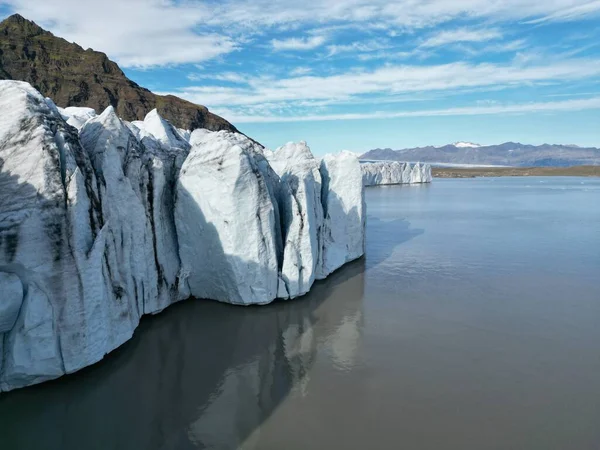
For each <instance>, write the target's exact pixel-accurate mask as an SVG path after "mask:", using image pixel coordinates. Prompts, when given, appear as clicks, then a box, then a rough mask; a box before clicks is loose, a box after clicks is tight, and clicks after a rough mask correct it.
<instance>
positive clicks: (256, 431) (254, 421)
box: [188, 317, 316, 450]
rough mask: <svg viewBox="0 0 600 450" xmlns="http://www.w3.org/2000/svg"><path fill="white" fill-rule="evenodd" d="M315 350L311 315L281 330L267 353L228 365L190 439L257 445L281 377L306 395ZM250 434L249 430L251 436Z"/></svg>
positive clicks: (216, 445)
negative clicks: (245, 362) (281, 353)
mask: <svg viewBox="0 0 600 450" xmlns="http://www.w3.org/2000/svg"><path fill="white" fill-rule="evenodd" d="M278 347H279V351H281V350H283V355H280V354H279V353H278ZM281 347H282V348H281ZM315 350H316V348H315V339H314V331H313V327H312V325H311V322H310V318H309V317H306V318H304V319H302V322H301V323H300V324H291V325H289V326H288V327H287V328H286V329H285V330H284V331H283V332H282V333H281V341H280V342H279V343H275V344H273V345H271V346H270V348H269V349H268V351H267V352H266V354H265V355H262V357H259V358H257V359H256V360H254V361H252V362H250V363H248V364H244V365H240V366H238V367H235V368H231V369H229V370H228V371H227V372H226V373H225V375H224V376H223V380H222V382H221V384H220V386H219V387H218V389H217V390H216V391H215V392H214V393H213V395H212V396H211V398H210V400H209V402H208V404H207V405H206V406H205V407H204V408H203V409H202V410H201V411H200V415H199V417H198V419H197V420H196V421H195V422H193V423H192V424H191V425H190V426H189V428H188V437H189V440H190V442H191V443H192V444H193V445H196V446H198V447H200V448H211V449H224V450H225V449H241V450H253V449H255V448H256V442H257V441H258V438H259V437H260V426H259V425H261V423H262V421H263V420H264V419H265V416H268V411H269V410H271V409H272V408H273V406H275V403H276V399H274V398H272V394H273V395H275V397H277V393H276V392H277V391H276V389H277V386H278V384H280V383H282V378H288V379H285V380H284V381H283V384H284V385H285V386H291V389H292V390H293V391H297V392H300V393H301V394H302V395H303V396H305V395H306V394H307V392H308V383H309V376H308V375H309V370H310V367H311V366H312V363H313V359H314V357H315ZM289 378H291V379H289ZM245 432H250V433H249V435H248V436H247V435H246V433H245Z"/></svg>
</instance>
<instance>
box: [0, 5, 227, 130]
mask: <svg viewBox="0 0 600 450" xmlns="http://www.w3.org/2000/svg"><path fill="white" fill-rule="evenodd" d="M0 79H12V80H21V81H27V82H28V83H30V84H31V85H32V86H34V87H35V88H36V89H37V90H38V91H40V92H41V93H42V94H43V95H44V96H46V97H50V98H52V100H54V102H55V103H56V104H57V105H58V106H61V107H67V106H87V107H90V108H93V109H95V110H96V111H103V110H104V109H105V108H106V107H108V106H113V107H114V109H115V111H116V114H117V115H118V116H119V117H121V118H122V119H124V120H127V121H133V120H143V119H144V117H145V116H146V114H147V113H148V112H150V111H151V110H153V109H155V108H156V109H157V110H158V113H159V114H160V115H161V116H162V117H163V118H165V119H167V120H168V121H169V122H171V123H172V124H173V125H175V126H176V127H178V128H183V129H186V130H193V129H196V128H206V129H209V130H212V131H219V130H228V131H236V129H235V127H234V126H233V125H232V124H230V123H229V122H227V121H226V120H225V119H223V118H221V117H219V116H217V115H215V114H212V113H211V112H209V111H208V109H207V108H206V107H204V106H200V105H196V104H193V103H191V102H188V101H186V100H183V99H180V98H178V97H175V96H172V95H166V96H162V95H156V94H153V93H152V92H150V91H149V90H148V89H145V88H143V87H141V86H138V85H137V84H136V83H134V82H133V81H131V80H130V79H129V78H127V77H126V76H125V74H124V73H123V72H122V71H121V69H120V68H119V66H118V65H117V64H116V63H115V62H113V61H111V60H110V59H108V57H107V56H106V55H105V54H104V53H101V52H97V51H94V50H92V49H87V50H84V49H83V48H81V47H80V46H79V45H77V44H73V43H70V42H68V41H66V40H64V39H62V38H59V37H56V36H54V35H53V34H52V33H50V32H48V31H46V30H44V29H42V28H41V27H39V26H38V25H36V24H35V23H34V22H32V21H29V20H27V19H25V18H23V17H22V16H20V15H18V14H15V15H12V16H10V17H8V18H7V19H5V20H4V21H2V22H0Z"/></svg>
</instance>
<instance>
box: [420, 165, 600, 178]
mask: <svg viewBox="0 0 600 450" xmlns="http://www.w3.org/2000/svg"><path fill="white" fill-rule="evenodd" d="M431 171H432V175H433V177H434V178H479V177H535V176H558V177H600V166H573V167H469V168H466V167H465V168H459V167H432V169H431Z"/></svg>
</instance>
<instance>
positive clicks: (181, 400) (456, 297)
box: [0, 177, 600, 450]
mask: <svg viewBox="0 0 600 450" xmlns="http://www.w3.org/2000/svg"><path fill="white" fill-rule="evenodd" d="M366 197H367V206H368V223H367V255H366V257H365V258H364V259H362V260H359V261H356V262H354V263H351V264H349V265H347V266H345V267H343V268H342V269H340V270H338V271H337V272H335V273H334V274H333V275H332V276H331V277H330V278H328V279H327V280H324V281H322V282H318V283H317V284H316V285H315V286H314V288H313V289H312V291H311V292H310V293H309V294H308V295H306V296H304V297H302V298H299V299H296V300H292V301H280V302H276V303H274V304H272V305H268V306H262V307H235V306H231V305H225V304H220V303H217V302H212V301H201V300H197V301H194V300H190V301H186V302H182V303H179V304H176V305H173V306H171V307H170V308H168V309H167V310H166V311H164V312H163V313H161V314H160V315H157V316H154V317H146V318H144V319H143V320H142V323H141V325H140V327H139V328H138V330H137V331H136V334H135V336H134V338H133V339H132V340H131V341H129V342H127V343H126V344H125V345H123V346H122V347H121V348H119V349H118V350H117V351H115V352H113V353H111V354H110V355H108V356H107V357H106V358H105V359H104V360H103V361H101V362H100V363H98V364H96V365H94V366H92V367H88V368H86V369H84V370H82V371H80V372H78V373H75V374H73V375H70V376H67V377H63V378H61V379H58V380H55V381H51V382H48V383H44V384H41V385H38V386H33V387H30V388H25V389H21V390H16V391H13V392H9V393H4V394H0V448H1V449H10V450H19V449H35V450H37V449H52V450H54V449H56V450H58V449H61V450H71V449H77V450H79V449H83V448H85V449H86V450H88V449H89V450H92V449H99V450H100V449H101V450H108V449H111V450H112V449H114V450H121V449H124V450H125V449H127V450H136V449H140V450H141V449H144V450H145V449H156V450H159V449H161V450H162V449H197V448H200V449H202V448H207V449H235V448H240V449H245V450H246V449H250V450H282V449H285V450H296V449H298V450H300V449H337V448H341V449H361V450H362V449H389V448H406V449H419V450H429V449H431V450H439V449H444V450H468V449H477V450H479V449H485V450H496V449H497V450H505V449H527V450H537V449H540V450H564V449H578V450H588V449H589V450H597V449H598V448H600V427H598V423H600V376H599V375H598V374H600V179H597V178H558V177H556V178H537V177H529V178H489V179H466V180H452V179H444V180H437V179H436V180H434V183H432V184H431V185H422V186H387V187H377V188H368V189H367V191H366Z"/></svg>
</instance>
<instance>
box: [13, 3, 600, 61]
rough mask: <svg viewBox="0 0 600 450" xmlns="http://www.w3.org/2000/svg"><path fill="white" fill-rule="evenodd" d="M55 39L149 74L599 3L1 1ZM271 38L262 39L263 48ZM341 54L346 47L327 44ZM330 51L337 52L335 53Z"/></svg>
mask: <svg viewBox="0 0 600 450" xmlns="http://www.w3.org/2000/svg"><path fill="white" fill-rule="evenodd" d="M3 3H5V4H7V5H8V6H9V8H10V9H11V10H12V11H16V12H19V13H22V14H23V15H25V16H26V17H28V18H31V19H33V20H35V21H37V22H40V23H41V24H42V25H44V26H46V27H48V28H50V29H51V31H53V32H55V33H56V34H58V35H61V36H64V37H65V38H67V39H69V40H72V41H76V42H78V43H80V44H81V45H83V46H84V47H92V48H95V49H98V50H102V51H105V52H106V53H108V55H109V56H110V57H112V58H114V59H116V60H117V61H118V62H119V63H120V64H121V65H123V66H125V67H151V66H161V65H162V66H164V65H173V64H183V63H196V62H202V61H208V60H213V59H215V58H219V57H222V56H224V55H227V54H230V53H232V52H235V51H236V50H239V49H241V48H245V46H246V45H247V44H248V43H249V42H251V41H252V37H254V36H265V35H268V33H269V31H273V30H275V31H277V32H281V31H282V30H287V31H288V32H289V31H290V30H310V29H311V28H315V27H316V28H322V29H328V28H329V29H331V30H332V31H331V32H336V31H335V30H341V29H344V28H347V27H354V28H355V29H359V30H371V31H376V30H379V31H380V32H381V33H385V34H387V35H389V36H393V35H396V33H397V32H411V31H414V30H424V29H428V27H433V26H436V25H439V24H443V23H450V22H452V21H460V20H468V21H476V20H481V21H485V22H486V23H491V24H492V25H491V26H492V27H496V26H497V25H498V24H502V23H506V21H522V22H527V21H529V23H543V22H550V21H567V20H575V19H578V20H584V19H590V18H592V19H593V18H597V17H598V15H599V14H600V0H592V1H590V0H552V1H539V0H504V1H489V0H454V1H448V0H430V1H427V2H417V1H415V0H397V1H394V2H390V1H389V0H315V1H312V2H303V3H299V2H297V1H293V0H222V1H219V2H216V1H214V0H195V1H190V0H188V1H181V2H179V1H172V0H128V1H122V0H103V1H95V2H91V1H80V0H45V1H40V0H4V1H3ZM497 34H498V31H497V29H494V28H492V29H491V30H475V31H473V30H460V29H459V30H455V31H454V32H453V31H448V32H442V33H438V34H437V35H434V36H430V37H429V38H428V39H427V40H426V42H425V45H426V46H429V47H435V46H440V45H444V43H449V42H455V43H456V42H481V41H483V40H491V39H495V37H494V36H496V35H497ZM324 36H325V35H314V36H310V37H305V38H281V39H274V40H273V41H272V45H273V48H274V49H276V50H282V51H283V50H286V51H299V50H305V51H307V50H311V49H315V48H318V47H320V46H323V45H325V43H326V39H325V37H324ZM269 38H270V36H268V37H267V38H266V39H267V41H268V40H269ZM331 44H332V45H338V46H343V45H347V43H336V42H332V43H331ZM334 51H336V52H339V51H342V48H341V47H337V48H335V49H334Z"/></svg>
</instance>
